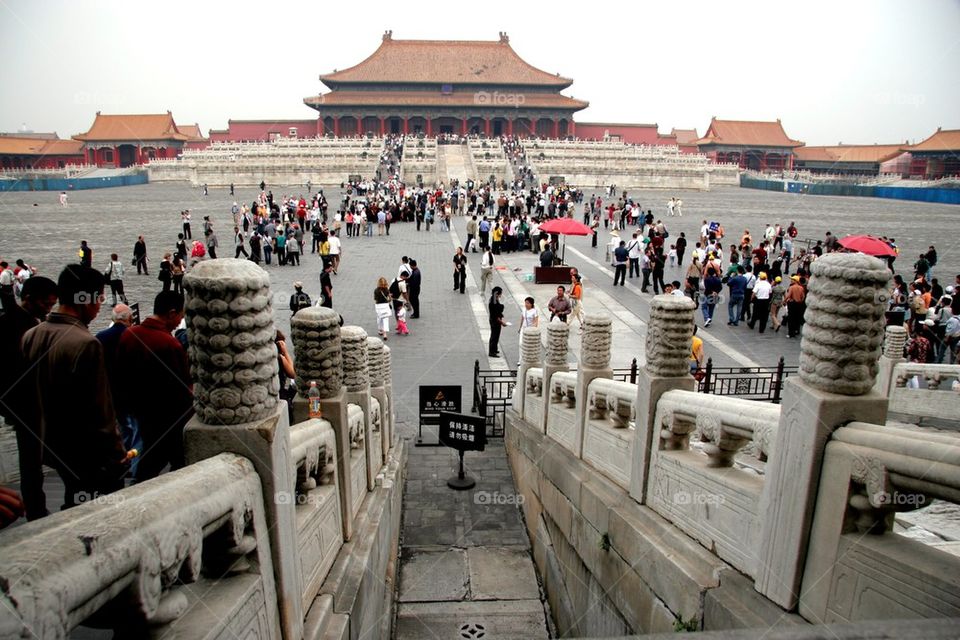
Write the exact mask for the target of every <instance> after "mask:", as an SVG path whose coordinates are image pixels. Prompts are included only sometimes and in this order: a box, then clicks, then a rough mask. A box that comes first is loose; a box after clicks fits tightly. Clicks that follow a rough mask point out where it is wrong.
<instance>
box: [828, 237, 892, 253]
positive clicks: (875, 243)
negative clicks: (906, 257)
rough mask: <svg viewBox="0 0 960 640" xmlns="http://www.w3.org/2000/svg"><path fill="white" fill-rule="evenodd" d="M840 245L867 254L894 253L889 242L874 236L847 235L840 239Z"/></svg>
mask: <svg viewBox="0 0 960 640" xmlns="http://www.w3.org/2000/svg"><path fill="white" fill-rule="evenodd" d="M840 246H841V247H844V248H845V249H850V250H851V251H858V252H860V253H865V254H867V255H868V256H893V255H896V251H894V250H893V248H892V247H891V246H890V245H889V244H887V243H886V242H884V241H883V240H881V239H880V238H877V237H876V236H865V235H864V236H847V237H846V238H843V239H842V240H840Z"/></svg>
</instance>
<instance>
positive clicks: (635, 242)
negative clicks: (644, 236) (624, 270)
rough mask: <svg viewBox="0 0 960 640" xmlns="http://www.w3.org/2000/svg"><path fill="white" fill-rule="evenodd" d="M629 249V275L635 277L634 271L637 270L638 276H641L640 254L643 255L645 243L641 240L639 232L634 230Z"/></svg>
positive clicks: (628, 244) (628, 245)
mask: <svg viewBox="0 0 960 640" xmlns="http://www.w3.org/2000/svg"><path fill="white" fill-rule="evenodd" d="M627 251H628V252H629V255H630V269H629V274H628V275H629V277H631V278H632V277H633V274H634V272H636V274H637V277H638V278H639V277H640V256H642V255H643V243H642V242H640V238H639V234H638V233H637V232H636V231H634V232H633V237H632V238H631V239H630V242H628V243H627Z"/></svg>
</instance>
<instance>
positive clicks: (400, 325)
mask: <svg viewBox="0 0 960 640" xmlns="http://www.w3.org/2000/svg"><path fill="white" fill-rule="evenodd" d="M397 335H398V336H408V335H410V331H409V330H407V309H406V308H405V307H403V306H401V307H400V308H399V309H397Z"/></svg>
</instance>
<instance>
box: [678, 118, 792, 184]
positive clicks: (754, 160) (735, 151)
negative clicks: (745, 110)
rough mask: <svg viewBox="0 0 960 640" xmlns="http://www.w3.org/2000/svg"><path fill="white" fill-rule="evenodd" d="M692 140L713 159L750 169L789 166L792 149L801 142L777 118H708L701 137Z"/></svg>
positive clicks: (777, 168)
mask: <svg viewBox="0 0 960 640" xmlns="http://www.w3.org/2000/svg"><path fill="white" fill-rule="evenodd" d="M694 144H696V145H697V148H699V149H700V153H705V154H706V155H707V156H708V157H709V158H710V159H712V160H713V161H714V162H726V163H732V164H737V165H740V168H741V169H753V170H754V171H781V170H784V169H791V168H793V160H794V151H795V150H796V149H797V148H798V147H802V146H803V143H802V142H800V141H798V140H793V139H791V138H790V136H788V135H787V133H786V132H785V131H784V130H783V125H782V124H780V120H779V119H777V121H776V122H761V121H756V120H719V119H717V118H716V117H714V118H713V119H711V120H710V126H709V127H707V132H706V133H705V134H704V135H703V137H702V138H700V139H699V140H697V141H695V142H694Z"/></svg>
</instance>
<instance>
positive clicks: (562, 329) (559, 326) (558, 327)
mask: <svg viewBox="0 0 960 640" xmlns="http://www.w3.org/2000/svg"><path fill="white" fill-rule="evenodd" d="M547 333H548V334H549V333H566V334H569V333H570V327H569V326H567V323H565V322H559V321H557V322H548V323H547Z"/></svg>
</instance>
